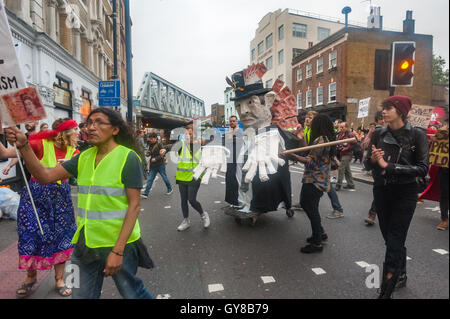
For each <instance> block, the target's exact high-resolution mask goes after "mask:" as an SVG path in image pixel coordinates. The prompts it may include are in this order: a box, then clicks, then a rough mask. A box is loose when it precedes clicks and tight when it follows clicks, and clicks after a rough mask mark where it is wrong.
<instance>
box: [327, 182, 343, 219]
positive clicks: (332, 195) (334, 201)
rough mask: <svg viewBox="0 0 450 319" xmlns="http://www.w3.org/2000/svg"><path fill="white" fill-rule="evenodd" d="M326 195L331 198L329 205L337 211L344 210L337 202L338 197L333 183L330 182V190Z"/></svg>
mask: <svg viewBox="0 0 450 319" xmlns="http://www.w3.org/2000/svg"><path fill="white" fill-rule="evenodd" d="M328 197H329V198H330V200H331V206H332V207H333V209H334V210H337V211H338V212H341V213H342V212H344V210H343V209H342V206H341V203H340V202H339V197H338V195H337V193H336V190H335V189H334V186H333V184H331V188H330V191H329V192H328Z"/></svg>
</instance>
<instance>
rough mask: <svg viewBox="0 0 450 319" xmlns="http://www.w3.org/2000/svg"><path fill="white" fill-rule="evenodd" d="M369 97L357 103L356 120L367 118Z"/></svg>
mask: <svg viewBox="0 0 450 319" xmlns="http://www.w3.org/2000/svg"><path fill="white" fill-rule="evenodd" d="M369 105H370V97H369V98H367V99H364V100H360V101H359V109H358V118H359V119H362V118H364V117H368V116H369Z"/></svg>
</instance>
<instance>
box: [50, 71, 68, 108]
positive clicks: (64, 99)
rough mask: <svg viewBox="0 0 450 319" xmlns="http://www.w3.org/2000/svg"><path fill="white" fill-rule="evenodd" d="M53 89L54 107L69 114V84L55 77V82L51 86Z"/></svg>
mask: <svg viewBox="0 0 450 319" xmlns="http://www.w3.org/2000/svg"><path fill="white" fill-rule="evenodd" d="M53 89H54V90H55V91H56V96H55V100H54V103H55V106H56V107H58V108H62V109H65V110H68V111H70V112H71V111H72V92H71V91H70V83H69V82H68V81H66V80H64V79H62V78H61V77H58V76H57V77H56V81H55V83H54V84H53ZM70 115H71V114H70Z"/></svg>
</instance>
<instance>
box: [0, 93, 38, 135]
mask: <svg viewBox="0 0 450 319" xmlns="http://www.w3.org/2000/svg"><path fill="white" fill-rule="evenodd" d="M0 108H1V109H2V110H6V112H5V113H4V115H5V116H4V117H3V124H4V125H6V126H14V125H18V124H22V123H26V122H35V121H40V120H42V119H44V118H46V114H45V108H44V105H43V104H42V101H41V98H40V97H39V93H38V92H37V90H36V88H34V87H30V88H25V89H22V90H19V91H16V92H13V93H9V94H4V95H2V96H1V97H0Z"/></svg>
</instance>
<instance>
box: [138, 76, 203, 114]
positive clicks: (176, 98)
mask: <svg viewBox="0 0 450 319" xmlns="http://www.w3.org/2000/svg"><path fill="white" fill-rule="evenodd" d="M137 99H138V100H139V101H140V106H141V108H142V110H143V111H146V112H152V110H153V111H156V113H165V114H167V113H169V114H171V115H172V116H174V117H178V118H180V119H185V120H186V119H190V120H191V119H194V118H196V117H199V116H205V103H204V102H203V100H201V99H199V98H197V97H195V96H193V95H192V94H190V93H188V92H186V91H185V90H183V89H181V88H179V87H178V86H176V85H174V84H172V83H170V82H168V81H167V80H165V79H163V78H161V77H160V76H158V75H156V74H154V73H152V72H147V73H145V75H144V79H143V81H142V82H141V85H140V88H139V91H138V94H137Z"/></svg>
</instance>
